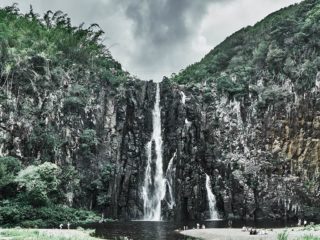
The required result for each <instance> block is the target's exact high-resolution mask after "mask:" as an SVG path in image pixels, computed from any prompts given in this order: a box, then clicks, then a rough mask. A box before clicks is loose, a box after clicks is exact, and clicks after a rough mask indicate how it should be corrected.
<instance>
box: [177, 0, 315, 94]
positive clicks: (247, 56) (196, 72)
mask: <svg viewBox="0 0 320 240" xmlns="http://www.w3.org/2000/svg"><path fill="white" fill-rule="evenodd" d="M319 23H320V3H319V1H317V0H305V1H303V2H302V3H300V4H296V5H292V6H290V7H287V8H284V9H281V10H279V11H277V12H275V13H272V14H271V15H269V16H268V17H266V18H265V19H264V20H262V21H260V22H259V23H257V24H255V25H254V26H249V27H246V28H243V29H241V30H240V31H238V32H236V33H234V34H233V35H231V36H230V37H228V38H227V39H226V40H225V41H223V42H222V43H221V44H220V45H218V46H217V47H216V48H214V49H213V50H212V51H211V52H210V53H208V54H207V55H206V56H205V57H204V58H203V59H202V60H201V61H200V62H198V63H195V64H193V65H191V66H189V67H187V68H186V69H185V70H183V71H182V72H180V73H179V74H177V75H174V76H173V80H174V81H176V82H177V83H181V84H192V83H199V82H207V83H211V82H214V83H216V85H217V88H218V91H219V92H225V93H227V94H229V95H231V96H235V95H244V94H247V93H248V92H249V91H251V92H255V90H254V89H250V85H256V84H257V82H258V80H261V79H262V80H264V81H265V82H264V84H266V85H271V83H281V82H283V81H285V80H286V79H287V78H289V79H291V81H292V82H293V84H294V90H295V91H297V92H300V93H301V92H303V91H308V90H310V89H311V88H312V87H314V86H315V77H316V73H317V71H318V70H319V69H320V41H319V37H320V27H319V26H320V24H319Z"/></svg>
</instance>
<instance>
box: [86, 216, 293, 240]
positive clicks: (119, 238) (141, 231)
mask: <svg viewBox="0 0 320 240" xmlns="http://www.w3.org/2000/svg"><path fill="white" fill-rule="evenodd" d="M197 223H199V224H200V225H202V224H204V225H205V226H206V227H207V228H225V227H227V226H228V222H227V221H225V220H222V221H198V222H188V223H174V222H164V221H162V222H154V221H152V222H144V221H130V222H111V223H102V224H93V225H89V226H87V227H89V228H93V229H96V236H97V237H100V238H105V239H110V240H111V239H112V240H123V237H128V238H129V239H133V240H187V239H188V240H190V239H191V238H190V237H185V236H182V235H180V234H179V233H178V232H176V231H175V230H176V229H182V228H183V226H186V225H187V226H188V228H189V229H192V228H194V227H196V224H197ZM294 224H296V223H293V222H291V223H288V222H282V221H265V220H264V221H261V222H253V221H240V220H239V221H233V222H232V227H238V228H241V227H243V226H251V227H256V228H279V227H285V226H288V227H289V226H294Z"/></svg>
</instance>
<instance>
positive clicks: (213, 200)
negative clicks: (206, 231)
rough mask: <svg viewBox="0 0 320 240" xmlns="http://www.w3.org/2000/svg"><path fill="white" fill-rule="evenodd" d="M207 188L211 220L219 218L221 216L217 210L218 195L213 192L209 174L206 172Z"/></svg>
mask: <svg viewBox="0 0 320 240" xmlns="http://www.w3.org/2000/svg"><path fill="white" fill-rule="evenodd" d="M206 189H207V195H208V202H209V211H210V220H217V219H219V217H218V213H217V210H216V197H215V196H214V195H213V193H212V190H211V181H210V177H209V175H208V174H206Z"/></svg>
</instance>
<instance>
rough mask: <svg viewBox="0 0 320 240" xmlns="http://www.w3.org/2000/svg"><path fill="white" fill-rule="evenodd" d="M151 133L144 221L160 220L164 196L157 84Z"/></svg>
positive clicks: (148, 146) (164, 185)
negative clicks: (153, 152)
mask: <svg viewBox="0 0 320 240" xmlns="http://www.w3.org/2000/svg"><path fill="white" fill-rule="evenodd" d="M152 123H153V132H152V137H151V140H150V142H148V143H147V146H146V153H147V158H148V160H147V167H146V171H145V179H144V185H143V187H142V197H143V210H144V220H147V221H160V220H161V200H163V199H164V197H165V194H166V179H165V178H164V177H163V166H162V164H163V163H162V137H161V108H160V87H159V83H157V90H156V102H155V104H154V109H153V112H152ZM153 143H154V146H155V153H156V156H155V159H154V158H153V157H152V145H153Z"/></svg>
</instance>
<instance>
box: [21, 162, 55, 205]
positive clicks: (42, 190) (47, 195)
mask: <svg viewBox="0 0 320 240" xmlns="http://www.w3.org/2000/svg"><path fill="white" fill-rule="evenodd" d="M60 172H61V170H60V168H59V167H58V166H57V165H56V164H53V163H49V162H45V163H43V164H41V165H39V166H34V165H31V166H29V167H27V168H26V169H23V170H21V171H20V172H19V174H18V176H17V177H16V182H17V183H18V184H19V187H20V189H23V190H24V191H25V193H26V194H27V196H28V200H29V202H30V203H31V204H32V205H34V206H43V205H46V204H47V203H49V199H50V200H52V201H54V200H55V199H56V197H57V190H58V186H59V184H60V180H59V178H58V175H59V174H60Z"/></svg>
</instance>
